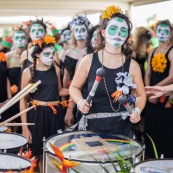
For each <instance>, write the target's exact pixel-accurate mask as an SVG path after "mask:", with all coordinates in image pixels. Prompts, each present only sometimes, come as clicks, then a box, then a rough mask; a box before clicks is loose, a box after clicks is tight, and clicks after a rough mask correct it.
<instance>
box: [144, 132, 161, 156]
mask: <svg viewBox="0 0 173 173" xmlns="http://www.w3.org/2000/svg"><path fill="white" fill-rule="evenodd" d="M146 135H147V136H148V138H149V139H150V141H151V143H152V146H153V149H154V155H155V158H156V159H158V158H159V157H158V153H157V149H156V145H155V143H154V141H153V140H152V138H151V137H150V135H149V134H147V133H146Z"/></svg>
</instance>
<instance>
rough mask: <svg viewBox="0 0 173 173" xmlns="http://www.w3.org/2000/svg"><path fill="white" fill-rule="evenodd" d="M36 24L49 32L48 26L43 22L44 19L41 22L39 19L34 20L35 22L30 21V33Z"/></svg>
mask: <svg viewBox="0 0 173 173" xmlns="http://www.w3.org/2000/svg"><path fill="white" fill-rule="evenodd" d="M34 24H40V25H41V26H43V28H44V30H45V32H47V26H46V25H45V24H44V22H43V18H42V19H41V20H39V19H37V20H34V21H32V20H31V21H30V25H29V31H30V30H31V27H32V25H34Z"/></svg>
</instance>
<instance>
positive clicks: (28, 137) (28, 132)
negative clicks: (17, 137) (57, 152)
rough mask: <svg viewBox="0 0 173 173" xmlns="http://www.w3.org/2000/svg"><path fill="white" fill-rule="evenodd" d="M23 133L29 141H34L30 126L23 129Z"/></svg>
mask: <svg viewBox="0 0 173 173" xmlns="http://www.w3.org/2000/svg"><path fill="white" fill-rule="evenodd" d="M22 135H23V136H24V137H25V138H26V139H27V140H28V143H30V144H31V143H32V135H31V132H30V130H29V129H28V127H25V128H23V129H22Z"/></svg>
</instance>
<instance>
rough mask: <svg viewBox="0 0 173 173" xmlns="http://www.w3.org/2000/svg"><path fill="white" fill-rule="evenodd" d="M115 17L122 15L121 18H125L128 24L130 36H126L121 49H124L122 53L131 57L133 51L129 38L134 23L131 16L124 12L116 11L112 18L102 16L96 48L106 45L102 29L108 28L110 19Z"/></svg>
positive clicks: (100, 48)
mask: <svg viewBox="0 0 173 173" xmlns="http://www.w3.org/2000/svg"><path fill="white" fill-rule="evenodd" d="M114 17H121V18H123V19H124V20H125V21H126V22H127V25H128V37H127V38H126V41H125V43H124V44H123V45H122V48H121V51H122V53H123V54H124V55H125V56H126V57H131V55H132V53H133V51H132V49H131V46H130V45H129V44H128V42H127V40H128V39H129V37H130V33H131V30H132V23H131V21H130V20H129V18H128V17H127V16H126V15H125V14H122V13H114V14H113V15H112V16H111V18H110V19H102V18H101V19H100V23H99V26H98V33H97V41H98V42H97V43H98V44H97V47H96V49H97V51H98V50H102V49H103V48H104V47H105V38H104V37H103V36H102V33H101V31H102V30H103V29H106V26H107V24H108V21H110V20H111V19H112V18H114Z"/></svg>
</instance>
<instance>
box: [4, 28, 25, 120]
mask: <svg viewBox="0 0 173 173" xmlns="http://www.w3.org/2000/svg"><path fill="white" fill-rule="evenodd" d="M13 44H14V50H12V51H10V52H8V53H7V54H6V57H7V68H8V78H9V81H10V86H11V95H12V96H14V95H15V94H16V93H17V92H18V91H19V90H20V76H21V68H20V61H21V54H22V52H23V51H24V50H25V48H26V44H27V38H26V33H25V31H24V30H23V29H21V28H19V27H18V28H16V29H15V31H14V35H13ZM11 113H12V115H15V114H17V113H19V103H16V104H15V105H14V106H12V107H11ZM15 121H19V122H20V118H18V119H16V120H15Z"/></svg>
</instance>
